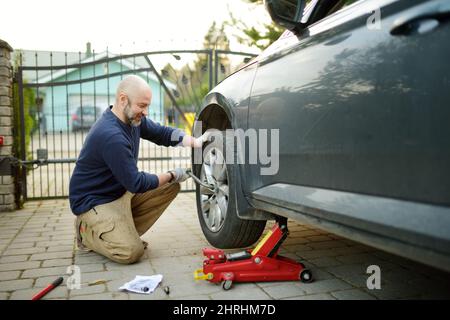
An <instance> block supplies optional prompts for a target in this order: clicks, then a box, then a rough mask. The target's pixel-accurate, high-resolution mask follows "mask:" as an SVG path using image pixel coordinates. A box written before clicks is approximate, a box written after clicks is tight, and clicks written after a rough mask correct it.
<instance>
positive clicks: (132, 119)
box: [124, 100, 141, 127]
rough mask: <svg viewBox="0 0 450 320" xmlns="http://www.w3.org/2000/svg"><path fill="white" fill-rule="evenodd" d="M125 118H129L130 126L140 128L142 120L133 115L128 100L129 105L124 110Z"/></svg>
mask: <svg viewBox="0 0 450 320" xmlns="http://www.w3.org/2000/svg"><path fill="white" fill-rule="evenodd" d="M124 113H125V117H126V118H127V121H128V124H129V125H131V126H134V127H139V126H140V125H141V119H139V120H136V115H135V114H133V110H131V106H130V101H129V100H128V104H127V105H126V106H125V109H124Z"/></svg>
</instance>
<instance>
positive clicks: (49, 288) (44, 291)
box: [31, 277, 64, 300]
mask: <svg viewBox="0 0 450 320" xmlns="http://www.w3.org/2000/svg"><path fill="white" fill-rule="evenodd" d="M63 281H64V279H63V277H59V278H58V279H56V280H55V281H53V282H52V283H51V284H49V285H48V286H47V287H45V288H44V289H42V290H41V291H40V292H39V293H37V294H36V295H34V296H33V298H31V300H39V299H41V298H42V297H43V296H45V295H46V294H47V293H49V292H50V291H52V290H53V289H55V288H56V287H57V286H59V285H60V284H61V283H62V282H63Z"/></svg>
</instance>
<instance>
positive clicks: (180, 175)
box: [169, 168, 189, 183]
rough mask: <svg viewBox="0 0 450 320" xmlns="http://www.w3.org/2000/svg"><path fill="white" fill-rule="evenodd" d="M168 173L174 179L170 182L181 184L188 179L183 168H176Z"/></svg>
mask: <svg viewBox="0 0 450 320" xmlns="http://www.w3.org/2000/svg"><path fill="white" fill-rule="evenodd" d="M169 172H171V173H172V174H173V176H174V179H173V180H172V181H170V182H178V183H180V182H183V181H185V180H186V179H187V178H189V175H188V174H187V169H185V168H176V169H173V170H170V171H169Z"/></svg>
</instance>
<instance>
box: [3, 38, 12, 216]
mask: <svg viewBox="0 0 450 320" xmlns="http://www.w3.org/2000/svg"><path fill="white" fill-rule="evenodd" d="M12 51H13V49H12V48H11V46H10V45H9V44H8V43H6V42H5V41H3V40H1V39H0V211H12V210H14V209H15V204H14V203H15V199H14V180H13V177H12V171H11V165H10V163H11V162H10V157H12V155H13V150H12V149H13V147H12V146H13V123H14V122H13V114H14V113H13V102H12V70H11V62H10V57H11V56H10V54H11V52H12ZM2 142H3V143H2Z"/></svg>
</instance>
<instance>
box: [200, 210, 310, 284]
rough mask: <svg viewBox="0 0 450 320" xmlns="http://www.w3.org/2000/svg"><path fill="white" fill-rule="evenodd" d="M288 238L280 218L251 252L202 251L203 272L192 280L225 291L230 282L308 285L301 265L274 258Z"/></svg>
mask: <svg viewBox="0 0 450 320" xmlns="http://www.w3.org/2000/svg"><path fill="white" fill-rule="evenodd" d="M287 235H288V229H287V219H286V218H280V219H278V220H277V222H276V223H275V225H274V226H273V228H272V229H271V230H270V231H269V232H268V233H267V234H266V235H265V236H264V238H263V239H262V240H261V241H260V242H259V243H258V245H257V246H256V247H255V248H254V249H253V250H245V251H241V252H236V253H229V254H225V252H224V251H223V250H220V249H210V248H204V249H203V255H204V256H206V258H207V259H206V260H204V261H203V269H197V270H195V271H194V278H195V279H196V280H207V281H210V282H213V283H219V282H222V287H223V289H224V290H229V289H230V288H231V286H232V285H233V282H254V281H283V280H301V281H303V282H311V281H312V280H313V278H312V274H311V271H310V270H308V269H306V268H305V266H304V265H303V263H301V262H297V261H295V260H293V259H290V258H287V257H283V256H280V255H278V250H279V248H280V246H281V244H282V243H283V241H284V240H285V239H286V237H287Z"/></svg>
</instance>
